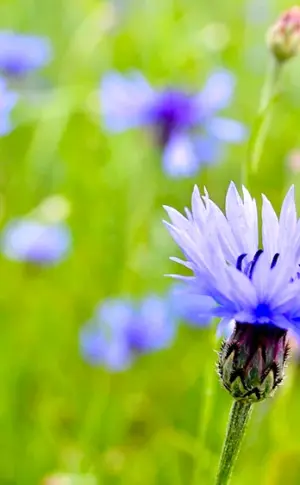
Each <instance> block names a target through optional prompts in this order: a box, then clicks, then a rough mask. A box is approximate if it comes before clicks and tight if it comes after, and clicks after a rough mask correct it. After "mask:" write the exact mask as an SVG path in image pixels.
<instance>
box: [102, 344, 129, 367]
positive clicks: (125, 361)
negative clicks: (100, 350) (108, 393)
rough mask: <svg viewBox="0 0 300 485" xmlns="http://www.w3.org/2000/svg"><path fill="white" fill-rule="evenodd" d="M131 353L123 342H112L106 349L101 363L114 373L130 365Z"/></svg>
mask: <svg viewBox="0 0 300 485" xmlns="http://www.w3.org/2000/svg"><path fill="white" fill-rule="evenodd" d="M132 358H133V356H132V353H131V351H130V348H129V346H128V344H127V342H126V341H125V340H117V339H116V340H114V341H112V342H110V344H109V345H108V346H107V347H106V349H105V351H104V355H103V361H104V364H105V365H106V367H107V368H108V369H110V370H112V371H114V372H119V371H122V370H126V369H128V367H130V365H131V363H132Z"/></svg>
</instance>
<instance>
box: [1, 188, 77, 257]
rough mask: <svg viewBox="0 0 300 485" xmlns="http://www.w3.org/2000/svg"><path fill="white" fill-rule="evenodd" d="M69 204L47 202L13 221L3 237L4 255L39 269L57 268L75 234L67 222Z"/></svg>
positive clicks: (57, 200) (56, 199)
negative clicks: (48, 266) (54, 266)
mask: <svg viewBox="0 0 300 485" xmlns="http://www.w3.org/2000/svg"><path fill="white" fill-rule="evenodd" d="M68 212H69V207H68V202H67V200H66V199H64V198H63V197H61V196H53V197H50V198H48V199H46V200H44V201H43V202H42V203H41V204H40V206H39V207H38V208H36V209H35V210H34V211H33V212H32V213H30V214H29V215H28V216H26V217H23V218H17V219H13V220H11V221H9V222H8V223H7V225H6V226H5V228H4V229H3V232H2V236H1V250H2V253H3V254H4V255H5V256H6V257H7V258H9V259H12V260H15V261H23V262H28V263H32V264H35V265H41V266H43V265H49V264H54V263H57V262H59V261H61V260H62V259H64V258H65V257H66V256H67V254H68V253H69V251H70V248H71V241H72V237H71V232H70V229H69V227H68V226H67V224H66V223H65V222H64V219H65V218H66V217H67V215H68Z"/></svg>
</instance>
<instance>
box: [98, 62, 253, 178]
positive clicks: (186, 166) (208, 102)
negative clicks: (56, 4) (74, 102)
mask: <svg viewBox="0 0 300 485" xmlns="http://www.w3.org/2000/svg"><path fill="white" fill-rule="evenodd" d="M233 89H234V79H233V76H232V75H231V74H230V73H229V72H228V71H219V72H215V73H214V74H212V75H211V76H210V77H209V79H208V81H207V83H206V85H205V86H204V88H203V90H202V91H201V92H199V93H194V94H192V93H189V92H186V91H183V90H180V89H173V88H165V89H163V90H158V91H157V90H155V89H154V88H152V87H151V86H150V84H149V83H148V82H147V81H146V79H145V78H144V77H143V76H142V74H141V73H139V72H136V71H133V72H131V73H129V74H128V76H123V75H121V74H120V73H118V72H114V71H113V72H109V73H108V74H106V75H105V76H104V78H103V79H102V82H101V86H100V102H101V110H102V115H103V119H104V123H105V126H106V128H107V129H108V130H110V131H112V132H121V131H124V130H127V129H130V128H136V127H139V126H144V127H152V129H153V130H154V133H155V135H156V138H157V141H158V143H159V144H160V146H161V147H162V149H163V167H164V170H165V172H166V173H167V174H168V175H169V176H171V177H189V176H192V175H194V174H195V173H196V172H197V171H198V170H199V168H200V166H201V165H203V164H210V163H213V162H215V161H216V159H217V158H218V155H219V149H220V142H226V143H228V142H231V143H239V142H241V141H242V140H244V138H245V136H246V130H245V128H244V126H243V125H242V124H241V123H239V122H237V121H234V120H231V119H228V118H223V117H219V116H217V112H218V111H219V110H221V109H223V108H226V107H227V106H228V104H229V102H230V99H231V97H232V93H233Z"/></svg>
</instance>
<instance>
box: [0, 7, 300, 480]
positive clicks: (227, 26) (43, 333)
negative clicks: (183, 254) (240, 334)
mask: <svg viewBox="0 0 300 485" xmlns="http://www.w3.org/2000/svg"><path fill="white" fill-rule="evenodd" d="M289 6H290V3H289V2H287V1H275V0H273V1H267V0H260V1H258V0H253V1H248V2H244V1H242V0H231V1H230V2H229V1H227V2H224V1H221V0H210V1H209V2H200V1H199V0H131V1H130V0H128V1H126V0H123V2H122V1H119V2H115V3H113V2H109V1H106V2H103V1H102V2H101V1H95V0H76V1H74V0H43V1H40V0H11V1H8V0H1V4H0V23H1V26H2V28H13V29H15V30H17V31H23V32H28V33H31V32H32V33H36V34H41V35H47V36H49V37H50V38H51V40H52V42H53V46H54V50H55V57H54V60H53V62H52V63H51V64H50V65H49V67H48V68H47V69H46V70H45V72H44V73H43V81H42V80H41V79H40V80H38V79H35V81H34V82H36V83H37V84H39V82H42V83H43V86H42V89H40V90H39V94H38V95H37V98H35V99H34V100H33V101H32V102H29V101H28V99H27V98H26V97H25V99H24V100H22V101H21V102H20V105H19V107H18V108H17V109H16V110H15V113H14V117H15V120H16V123H18V127H17V128H16V129H15V130H14V132H13V133H12V134H11V135H9V136H7V137H5V138H2V139H1V140H0V191H1V205H2V207H1V225H2V226H3V225H4V224H5V222H6V221H7V220H9V219H10V218H12V217H16V216H20V215H23V214H26V213H27V212H29V211H31V210H32V209H33V208H35V207H36V206H37V205H38V204H39V203H40V202H41V201H42V200H43V199H44V198H46V197H48V196H50V195H52V194H57V193H59V194H63V195H64V196H65V197H67V198H68V199H69V201H70V204H71V208H72V211H71V215H70V217H69V221H68V222H69V224H70V226H71V228H72V232H73V238H74V248H73V251H72V253H71V255H70V257H69V258H68V259H67V260H66V261H64V262H63V263H61V264H60V265H58V266H56V267H53V268H48V269H40V270H35V271H33V270H32V268H28V266H26V265H22V264H18V263H15V262H11V261H7V260H5V259H4V257H3V256H2V257H1V259H0V275H1V281H2V284H1V290H0V325H1V337H0V386H1V388H0V390H1V395H0V429H1V433H0V440H1V441H0V448H1V453H0V483H1V485H2V484H3V485H14V484H16V485H23V484H30V485H35V484H47V485H48V484H50V483H51V485H52V484H55V485H73V484H76V485H79V484H80V485H81V484H84V485H95V484H101V485H102V484H103V485H117V484H120V485H140V484H141V485H154V484H155V485H188V484H191V485H210V484H211V485H213V483H214V476H215V473H216V467H217V463H218V457H219V454H220V450H221V446H222V440H223V437H224V433H225V429H226V420H227V416H228V412H229V409H230V405H231V399H230V396H229V395H228V394H227V392H226V391H225V390H223V389H222V388H221V386H220V384H219V382H218V378H217V376H216V372H215V362H216V359H217V355H216V352H215V350H216V349H218V347H219V342H218V341H217V339H216V337H215V328H212V329H210V330H207V329H206V330H205V329H191V328H189V327H184V326H182V327H181V328H180V331H179V333H178V336H177V338H176V341H175V343H174V345H173V346H172V348H170V349H168V350H166V351H162V352H159V353H155V354H152V355H148V356H142V357H140V358H139V359H138V360H137V361H136V363H135V365H134V366H133V367H132V369H131V370H130V371H128V372H124V373H120V374H109V373H108V372H106V371H105V370H103V369H96V368H91V367H90V366H89V365H87V364H85V363H84V362H83V361H82V359H81V357H80V355H79V350H78V332H79V329H80V328H81V326H82V324H83V323H84V322H85V321H86V320H88V319H89V318H90V316H91V314H92V312H93V310H94V307H95V305H96V304H97V303H98V302H99V301H100V300H102V299H103V298H106V297H108V296H119V295H124V294H126V295H127V294H133V295H135V296H137V297H140V296H143V295H144V294H147V293H148V292H152V291H155V292H157V293H164V292H165V291H166V290H167V288H168V285H169V281H168V280H167V279H166V278H164V277H163V274H165V273H167V272H170V271H171V272H174V265H173V264H172V263H170V261H169V260H168V257H169V256H170V255H174V254H177V253H178V250H177V248H175V245H174V244H173V243H172V241H171V238H170V237H169V235H168V234H167V232H166V231H165V229H164V227H163V226H162V224H161V219H162V218H163V210H162V205H163V204H167V205H172V206H174V207H176V208H178V209H182V208H183V207H184V206H185V205H189V201H190V196H191V191H192V187H193V185H194V184H195V183H197V184H199V185H200V186H201V187H202V186H203V185H204V184H205V185H206V186H207V188H208V190H209V192H210V194H211V196H212V197H213V198H214V199H215V200H216V201H217V202H218V203H219V204H220V205H221V206H222V205H223V201H224V196H225V191H226V188H227V185H228V182H229V181H230V180H234V181H235V182H236V183H238V184H239V183H240V180H241V176H240V174H241V164H242V162H243V159H244V157H245V154H246V146H245V145H243V146H235V147H231V146H230V147H227V148H226V152H225V156H224V162H223V163H222V164H219V165H217V166H214V167H213V168H211V169H209V170H203V171H202V173H200V174H199V175H198V176H197V177H195V178H194V179H187V180H170V179H168V178H167V177H166V176H165V175H164V174H163V172H162V169H161V162H160V154H159V153H158V151H156V150H155V148H154V145H153V143H152V141H151V139H150V137H149V136H148V135H147V134H145V133H143V132H142V131H138V130H137V131H132V132H128V133H124V134H120V135H109V134H107V133H105V131H104V130H101V124H100V114H99V106H98V97H97V89H98V85H99V80H100V78H101V75H102V74H103V73H105V72H106V71H107V70H108V69H111V68H112V67H114V68H117V69H120V70H122V71H126V69H130V68H132V67H135V68H138V69H140V70H141V71H143V72H144V73H145V75H146V76H147V78H149V80H150V81H151V82H152V83H153V84H154V85H164V84H172V83H174V84H178V85H183V86H185V85H186V86H188V87H191V88H194V89H199V88H201V86H202V84H203V83H204V81H205V79H206V78H207V76H208V75H209V73H210V72H211V70H212V69H214V68H216V67H220V66H225V67H227V68H229V69H231V70H232V71H233V72H234V73H235V75H236V77H237V87H236V93H235V96H234V99H233V102H232V105H231V106H230V107H229V108H228V109H227V110H226V112H225V114H226V115H228V116H230V117H233V118H236V119H239V120H241V121H243V122H244V123H245V124H247V125H248V126H250V125H251V123H252V122H253V120H254V117H255V115H256V107H257V106H258V100H259V96H260V90H261V87H262V84H263V79H264V75H265V71H266V66H267V62H268V54H267V49H266V46H265V40H264V39H265V32H266V29H267V28H268V26H269V25H270V24H271V23H272V22H273V21H274V19H275V18H276V17H277V16H278V14H279V12H280V11H281V9H283V8H287V7H289ZM249 12H252V13H251V18H252V20H251V18H249ZM253 16H254V17H253ZM255 17H256V19H255ZM299 76H300V60H298V61H297V60H295V61H293V62H291V63H290V64H289V65H288V66H287V67H286V70H285V73H284V76H283V80H284V82H283V92H282V96H281V97H280V99H279V101H278V102H277V104H276V107H275V112H274V118H273V122H272V126H271V130H270V132H269V134H268V138H267V143H266V146H265V150H264V153H263V158H262V163H261V167H260V171H259V174H258V175H257V176H256V177H255V178H254V179H253V180H252V181H251V190H252V193H253V194H255V195H258V194H260V192H264V193H266V195H267V196H269V197H270V199H271V200H272V202H273V203H274V205H275V206H276V208H277V209H278V207H279V206H280V203H281V200H282V196H283V193H284V191H285V190H286V188H287V187H288V186H289V184H290V183H291V182H292V181H293V182H295V183H296V185H300V175H299V174H297V173H292V172H291V171H290V170H289V169H288V165H287V160H288V154H289V153H290V151H291V150H295V149H297V148H298V147H300V131H299V108H300V91H299ZM34 77H36V78H39V74H37V76H34ZM41 77H42V76H41ZM297 197H298V198H297V200H298V201H299V202H300V187H299V190H298V196H297ZM298 366H299V368H298ZM299 378H300V363H299V364H298V363H297V359H296V357H295V356H294V357H293V359H292V362H291V364H290V366H289V370H288V376H287V379H286V381H285V382H284V385H283V386H282V387H281V389H280V390H279V391H278V393H277V395H276V397H275V398H274V399H273V400H268V401H267V402H264V403H262V404H259V405H256V406H255V409H254V412H253V415H252V418H251V421H250V424H249V429H248V433H247V435H246V438H245V441H244V443H243V447H242V451H241V454H240V456H239V459H238V462H237V465H236V469H235V473H234V477H233V479H232V485H241V484H243V485H247V484H252V483H255V485H279V484H282V483H284V484H285V485H296V484H297V485H298V484H299V483H300V438H299V436H300V414H299V406H300V385H299ZM55 473H64V474H69V475H70V476H69V481H50V479H49V478H47V477H49V476H50V475H52V474H55ZM71 475H72V476H71Z"/></svg>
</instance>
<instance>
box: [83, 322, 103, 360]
mask: <svg viewBox="0 0 300 485" xmlns="http://www.w3.org/2000/svg"><path fill="white" fill-rule="evenodd" d="M79 340H80V350H81V353H82V355H83V357H84V359H85V360H86V361H87V362H89V363H90V364H92V365H99V364H101V363H102V362H103V356H104V352H105V340H104V339H103V337H102V335H101V333H100V332H99V329H98V328H97V327H96V326H95V325H93V324H92V323H87V324H86V325H85V326H84V327H83V329H82V330H81V332H80V336H79Z"/></svg>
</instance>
